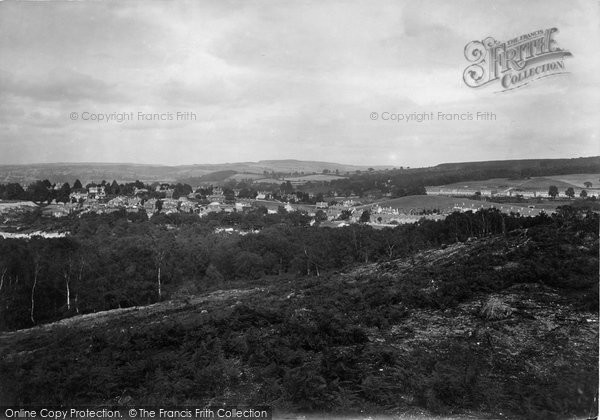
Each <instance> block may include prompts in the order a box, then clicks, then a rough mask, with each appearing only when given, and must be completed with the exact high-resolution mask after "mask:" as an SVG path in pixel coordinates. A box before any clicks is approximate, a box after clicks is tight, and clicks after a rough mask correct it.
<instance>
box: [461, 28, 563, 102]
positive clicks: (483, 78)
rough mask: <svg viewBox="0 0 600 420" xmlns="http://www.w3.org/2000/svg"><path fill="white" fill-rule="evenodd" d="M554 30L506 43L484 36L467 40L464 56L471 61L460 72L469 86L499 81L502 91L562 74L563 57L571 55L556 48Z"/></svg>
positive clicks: (480, 85) (535, 33)
mask: <svg viewBox="0 0 600 420" xmlns="http://www.w3.org/2000/svg"><path fill="white" fill-rule="evenodd" d="M557 32H558V29H556V28H550V29H546V30H541V29H540V30H539V31H535V32H532V33H529V34H525V35H521V36H519V37H516V38H513V39H511V40H509V41H506V42H498V41H496V40H495V39H494V38H492V37H488V38H486V39H484V40H483V41H472V42H470V43H468V44H467V46H466V47H465V58H466V59H467V60H468V61H469V62H471V63H472V64H471V65H469V66H468V67H467V68H466V69H465V71H464V72H463V80H464V81H465V83H466V84H467V86H469V87H472V88H477V87H482V86H485V85H488V84H490V83H492V82H495V81H499V82H500V85H501V86H502V89H501V91H506V90H511V89H515V88H519V87H523V86H525V85H526V84H528V83H529V82H532V81H534V80H537V79H541V78H543V77H548V76H554V75H557V74H563V73H566V70H565V63H564V58H565V57H571V56H572V54H571V53H570V52H569V51H567V50H563V49H561V48H558V47H557V45H556V40H555V39H554V35H556V33H557Z"/></svg>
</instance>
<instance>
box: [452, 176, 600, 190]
mask: <svg viewBox="0 0 600 420" xmlns="http://www.w3.org/2000/svg"><path fill="white" fill-rule="evenodd" d="M568 177H573V178H568ZM588 178H589V177H588V176H587V175H560V176H554V177H534V178H530V179H509V178H493V179H486V180H482V181H462V182H455V183H453V184H446V185H441V187H444V188H469V189H473V188H481V189H486V188H489V189H498V190H506V189H508V188H522V189H535V190H539V189H542V190H547V189H548V188H549V187H550V185H556V186H557V187H558V189H559V190H564V189H566V188H569V187H572V188H576V187H583V182H585V181H581V185H579V184H574V183H571V182H569V180H571V179H572V180H574V181H579V180H581V179H585V180H588ZM597 178H598V176H597V175H594V178H592V179H597Z"/></svg>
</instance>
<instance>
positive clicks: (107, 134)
mask: <svg viewBox="0 0 600 420" xmlns="http://www.w3.org/2000/svg"><path fill="white" fill-rule="evenodd" d="M550 27H557V28H558V29H559V30H560V32H559V33H558V34H557V35H556V36H555V39H556V41H557V44H558V46H559V47H561V48H563V49H566V50H569V51H570V52H571V53H572V54H573V57H572V58H568V59H566V60H565V66H566V69H567V71H568V72H569V74H566V75H560V76H554V77H548V78H545V79H542V80H538V81H536V82H534V83H531V84H529V85H527V86H526V87H524V88H521V89H516V90H513V91H509V92H503V93H496V91H497V90H499V89H498V87H499V86H498V85H496V86H494V87H485V88H479V89H472V88H469V87H467V86H466V85H465V84H464V82H463V79H462V73H463V70H464V69H465V67H467V65H468V64H469V63H468V62H467V61H466V59H465V57H464V47H465V45H466V44H467V43H468V42H470V41H472V40H481V39H483V38H486V37H488V36H492V37H494V38H495V39H497V40H500V41H505V40H508V39H511V38H514V37H517V36H519V35H521V34H525V33H530V32H533V31H535V30H538V29H546V28H550ZM599 28H600V12H599V3H598V2H597V1H593V0H585V1H547V0H543V1H527V2H523V1H481V0H476V1H452V2H450V1H443V0H440V1H390V2H387V1H381V0H379V1H327V2H324V1H321V0H315V1H270V0H261V1H252V0H250V1H248V0H244V1H242V0H240V1H223V0H214V1H195V2H177V3H174V2H170V1H169V2H167V1H151V2H150V1H118V2H117V1H103V2H30V3H28V2H2V3H0V163H2V164H10V163H35V162H82V161H85V162H134V163H159V164H192V163H220V162H236V161H256V160H262V159H302V160H321V161H333V162H340V163H348V164H364V165H394V166H412V167H416V166H429V165H434V164H438V163H442V162H459V161H476V160H497V159H521V158H562V157H579V156H591V155H598V154H600V146H599V144H600V143H599V139H598V131H599V123H598V121H599V120H600V118H599V117H598V116H599V115H600V103H599V98H600V96H599V88H600V76H599V74H600V72H599V69H600V56H599V54H598V41H600V30H599ZM478 111H481V112H493V113H495V114H496V116H497V120H496V121H463V122H457V121H444V122H440V121H425V122H422V123H417V122H411V123H406V122H400V123H396V122H392V121H384V120H382V118H381V115H383V113H385V112H389V113H414V112H417V113H421V112H427V113H429V112H434V113H435V114H436V115H437V113H438V112H444V113H466V112H471V113H476V112H478ZM132 112H133V114H134V118H133V120H132V121H124V122H122V123H118V122H116V121H109V122H97V121H91V120H83V118H84V117H87V118H90V117H91V115H92V114H94V113H96V114H112V113H132ZM139 112H142V113H161V114H169V113H171V114H173V116H174V118H176V113H177V112H190V113H194V114H195V115H196V117H197V119H196V120H195V121H194V120H191V121H177V120H176V119H174V120H172V121H138V113H139ZM373 112H377V113H378V114H379V115H380V118H378V119H377V120H372V119H371V118H370V115H371V113H373ZM72 113H77V115H76V117H77V119H76V120H73V119H72V116H71V114H72Z"/></svg>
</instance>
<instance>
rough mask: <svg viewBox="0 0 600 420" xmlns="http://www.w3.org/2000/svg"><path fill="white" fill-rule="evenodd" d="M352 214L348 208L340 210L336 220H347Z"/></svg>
mask: <svg viewBox="0 0 600 420" xmlns="http://www.w3.org/2000/svg"><path fill="white" fill-rule="evenodd" d="M350 216H352V212H350V210H342V212H341V213H340V215H339V216H338V220H348V219H350Z"/></svg>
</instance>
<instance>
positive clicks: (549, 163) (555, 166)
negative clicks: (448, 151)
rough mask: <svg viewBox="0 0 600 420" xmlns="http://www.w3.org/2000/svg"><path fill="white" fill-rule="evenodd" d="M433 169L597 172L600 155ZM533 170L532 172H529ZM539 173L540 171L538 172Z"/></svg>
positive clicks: (557, 173)
mask: <svg viewBox="0 0 600 420" xmlns="http://www.w3.org/2000/svg"><path fill="white" fill-rule="evenodd" d="M433 169H435V170H438V171H475V170H487V171H490V170H507V171H514V172H517V171H524V172H525V173H527V174H529V176H531V175H538V173H539V172H544V173H545V174H547V173H548V171H552V172H553V173H554V174H556V175H559V174H573V173H585V172H592V173H593V172H599V170H600V156H593V157H584V158H575V159H522V160H493V161H483V162H460V163H442V164H440V165H437V166H435V167H434V168H433ZM531 172H533V173H531ZM539 175H541V173H540V174H539Z"/></svg>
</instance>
